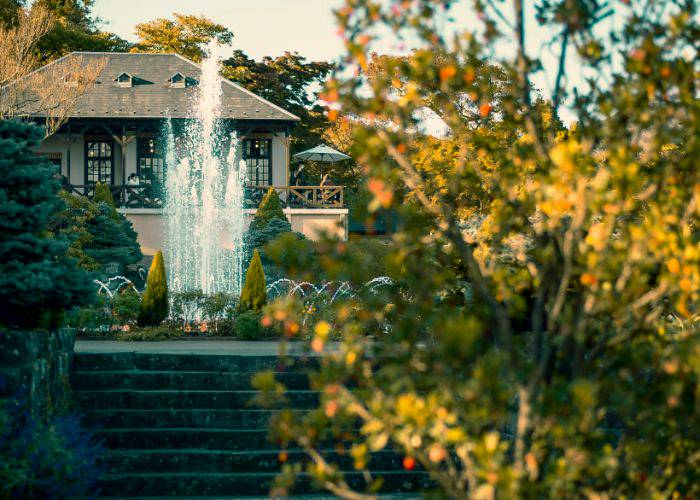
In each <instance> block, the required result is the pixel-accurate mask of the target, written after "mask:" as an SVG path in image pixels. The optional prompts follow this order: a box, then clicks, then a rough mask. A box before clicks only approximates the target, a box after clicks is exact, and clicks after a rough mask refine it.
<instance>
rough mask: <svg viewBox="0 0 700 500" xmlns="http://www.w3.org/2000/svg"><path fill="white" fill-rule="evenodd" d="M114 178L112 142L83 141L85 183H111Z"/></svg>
mask: <svg viewBox="0 0 700 500" xmlns="http://www.w3.org/2000/svg"><path fill="white" fill-rule="evenodd" d="M113 178H114V142H113V141H107V140H100V141H87V142H86V143H85V183H86V184H95V183H97V182H103V183H105V184H112V179H113Z"/></svg>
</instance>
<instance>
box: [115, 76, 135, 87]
mask: <svg viewBox="0 0 700 500" xmlns="http://www.w3.org/2000/svg"><path fill="white" fill-rule="evenodd" d="M114 81H115V82H116V84H117V87H124V88H129V87H131V86H133V84H134V77H133V76H131V75H130V74H129V73H122V74H121V75H119V76H118V77H116V78H115V79H114Z"/></svg>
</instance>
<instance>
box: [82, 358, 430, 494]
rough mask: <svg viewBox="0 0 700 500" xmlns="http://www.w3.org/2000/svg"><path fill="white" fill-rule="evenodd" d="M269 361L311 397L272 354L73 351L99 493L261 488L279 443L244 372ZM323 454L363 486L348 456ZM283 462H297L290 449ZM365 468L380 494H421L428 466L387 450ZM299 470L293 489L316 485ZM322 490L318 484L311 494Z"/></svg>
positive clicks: (266, 485) (303, 397) (304, 398)
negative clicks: (411, 467) (410, 464)
mask: <svg viewBox="0 0 700 500" xmlns="http://www.w3.org/2000/svg"><path fill="white" fill-rule="evenodd" d="M261 369H275V370H276V371H277V373H276V377H277V379H278V380H279V381H281V382H283V383H284V384H285V385H286V386H287V388H288V389H290V392H289V399H290V402H291V403H290V405H291V407H292V409H295V410H299V411H303V410H304V409H308V408H312V407H314V405H316V404H317V401H318V393H317V392H315V391H312V390H310V388H309V383H308V378H307V376H306V374H305V373H304V368H303V365H301V364H298V366H297V367H296V368H292V369H289V368H287V369H285V370H281V369H280V365H279V360H278V358H277V357H275V356H232V355H209V354H155V353H143V352H140V353H134V352H118V353H76V355H75V358H74V362H73V371H72V373H71V382H72V386H73V391H74V401H75V403H76V405H77V407H78V408H77V409H78V410H80V411H81V412H83V413H84V414H85V423H86V424H87V425H88V426H89V427H91V428H92V429H93V430H94V431H95V433H96V434H97V436H98V437H99V438H101V439H102V440H103V441H104V445H105V447H106V448H107V449H108V451H107V453H106V456H105V458H104V462H105V463H104V467H105V470H106V474H105V475H104V477H103V480H102V482H101V485H100V486H101V494H102V495H105V496H113V497H136V496H138V497H149V496H152V497H156V496H196V497H204V496H219V497H221V496H225V497H234V496H263V495H267V494H268V492H269V490H270V486H271V484H272V481H273V479H274V477H275V475H276V474H277V473H278V472H279V470H280V462H279V458H278V457H279V453H280V451H281V450H279V449H278V446H277V445H275V444H274V443H271V442H270V441H269V440H268V427H267V423H268V419H269V418H270V415H271V414H272V413H273V412H274V411H275V410H263V409H259V408H255V407H254V406H252V405H251V400H252V398H253V397H254V396H255V394H256V392H255V391H254V390H253V389H252V387H251V384H250V378H251V376H252V375H253V374H254V373H255V372H256V371H258V370H261ZM325 455H327V456H328V457H329V458H331V459H333V460H337V461H338V463H340V464H341V466H342V468H343V470H347V471H348V473H347V474H346V480H347V481H348V483H349V484H351V485H353V486H357V487H363V485H364V481H363V478H362V477H361V475H360V474H359V473H356V472H352V470H353V469H352V460H351V458H350V457H348V456H346V455H345V456H343V455H338V454H337V452H335V451H333V452H328V453H326V454H325ZM288 457H289V460H290V461H298V460H303V459H305V457H304V456H303V454H302V453H301V452H300V451H298V450H293V449H292V450H288ZM370 467H371V468H372V469H373V471H376V475H381V476H382V477H383V478H384V485H383V489H382V493H386V494H390V495H391V494H400V493H408V492H418V491H420V490H422V489H424V488H425V487H427V486H428V485H429V482H428V478H427V476H426V474H425V473H423V472H418V471H410V472H409V471H405V470H403V469H402V467H401V456H400V455H399V454H397V453H394V452H390V451H384V452H380V453H377V454H375V455H373V457H372V461H371V463H370ZM314 491H315V490H314V489H313V485H312V483H311V480H310V478H309V477H308V476H307V475H305V474H302V475H301V476H300V478H299V479H298V481H297V484H296V485H295V487H294V494H297V495H298V494H307V495H308V494H310V493H311V492H314ZM317 493H319V492H317Z"/></svg>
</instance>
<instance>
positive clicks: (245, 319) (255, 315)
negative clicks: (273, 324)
mask: <svg viewBox="0 0 700 500" xmlns="http://www.w3.org/2000/svg"><path fill="white" fill-rule="evenodd" d="M260 319H261V314H260V313H259V312H257V311H245V312H242V313H240V314H239V315H238V316H236V320H235V326H234V328H235V335H236V337H238V338H240V339H243V340H258V339H260V338H262V336H263V328H262V325H261V324H260Z"/></svg>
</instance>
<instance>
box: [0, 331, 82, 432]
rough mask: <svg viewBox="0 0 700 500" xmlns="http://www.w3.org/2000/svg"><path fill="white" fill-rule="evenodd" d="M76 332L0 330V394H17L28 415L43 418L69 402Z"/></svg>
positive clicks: (64, 409)
mask: <svg viewBox="0 0 700 500" xmlns="http://www.w3.org/2000/svg"><path fill="white" fill-rule="evenodd" d="M74 343H75V332H74V331H73V330H70V329H61V330H57V331H55V332H38V331H7V330H0V397H19V398H20V399H21V400H22V401H23V402H24V405H25V410H26V412H27V415H28V416H31V417H33V418H36V419H41V420H44V419H46V418H48V417H51V416H54V415H58V414H61V413H63V412H65V411H66V410H67V408H68V405H69V402H70V381H69V375H70V367H71V362H72V359H73V345H74Z"/></svg>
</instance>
